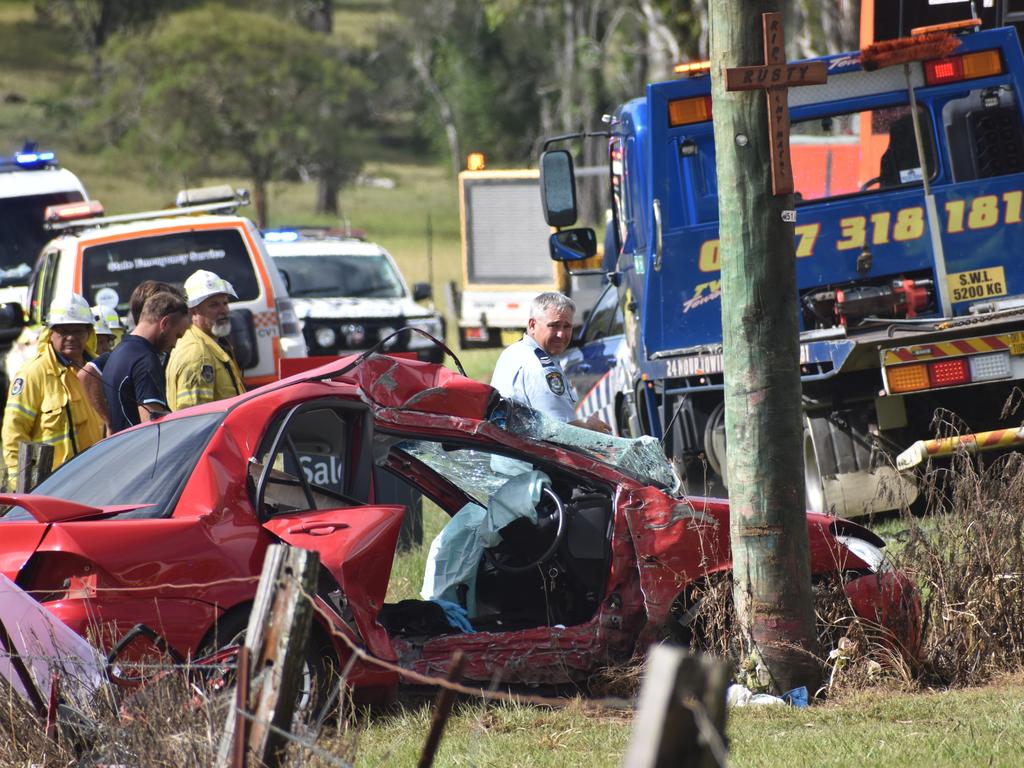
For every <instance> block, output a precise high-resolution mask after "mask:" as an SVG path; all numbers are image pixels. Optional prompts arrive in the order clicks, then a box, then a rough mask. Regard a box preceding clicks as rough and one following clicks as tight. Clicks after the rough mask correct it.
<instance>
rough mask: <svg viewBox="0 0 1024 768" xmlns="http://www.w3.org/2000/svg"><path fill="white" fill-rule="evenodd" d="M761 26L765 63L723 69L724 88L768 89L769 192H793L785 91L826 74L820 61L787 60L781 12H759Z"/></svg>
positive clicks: (818, 81)
mask: <svg viewBox="0 0 1024 768" xmlns="http://www.w3.org/2000/svg"><path fill="white" fill-rule="evenodd" d="M761 19H762V23H763V25H764V65H763V66H756V67H731V68H729V69H726V70H725V90H727V91H753V90H763V91H767V98H768V136H769V147H770V150H771V160H772V194H773V195H789V194H792V192H793V167H792V166H791V165H790V162H789V102H788V100H787V90H788V89H789V88H792V87H795V86H799V85H821V84H822V83H824V82H825V80H826V79H827V77H828V67H827V65H826V64H825V62H823V61H814V62H800V63H796V64H789V63H787V62H786V49H785V36H784V35H783V31H782V14H781V13H763V14H761Z"/></svg>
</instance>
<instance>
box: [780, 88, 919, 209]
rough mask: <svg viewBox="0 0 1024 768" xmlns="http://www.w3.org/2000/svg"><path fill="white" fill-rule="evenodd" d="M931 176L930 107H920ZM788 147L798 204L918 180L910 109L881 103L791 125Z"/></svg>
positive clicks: (898, 185)
mask: <svg viewBox="0 0 1024 768" xmlns="http://www.w3.org/2000/svg"><path fill="white" fill-rule="evenodd" d="M918 115H919V116H920V124H921V135H922V138H923V140H924V142H925V157H926V160H927V163H928V170H929V178H932V177H934V175H935V167H936V162H935V146H934V144H933V143H932V129H931V121H930V120H929V118H928V111H927V110H925V109H923V108H921V107H918ZM790 147H791V152H792V155H793V184H794V187H795V188H796V193H795V194H796V199H797V201H798V202H801V201H802V202H807V201H810V200H822V199H825V198H831V197H839V196H841V195H851V194H856V193H858V192H869V191H878V190H886V189H892V188H895V187H900V186H904V185H907V184H920V183H921V181H922V178H923V174H922V172H921V161H920V159H919V158H918V154H917V144H916V143H915V140H914V123H913V120H912V116H911V114H910V107H909V106H906V105H902V106H896V107H881V108H876V109H866V110H863V111H860V112H849V113H845V114H837V115H829V116H827V117H820V118H815V119H813V120H802V121H800V122H797V123H793V127H792V132H791V138H790Z"/></svg>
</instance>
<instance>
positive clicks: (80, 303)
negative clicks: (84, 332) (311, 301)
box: [46, 293, 93, 328]
mask: <svg viewBox="0 0 1024 768" xmlns="http://www.w3.org/2000/svg"><path fill="white" fill-rule="evenodd" d="M92 324H93V319H92V310H91V309H89V302H87V301H86V300H85V299H83V298H82V297H81V296H79V295H78V294H77V293H72V294H71V296H70V297H69V298H66V299H57V300H55V301H54V302H53V303H52V304H50V314H49V315H48V316H47V318H46V325H47V326H49V327H50V328H53V326H55V325H89V326H91V325H92Z"/></svg>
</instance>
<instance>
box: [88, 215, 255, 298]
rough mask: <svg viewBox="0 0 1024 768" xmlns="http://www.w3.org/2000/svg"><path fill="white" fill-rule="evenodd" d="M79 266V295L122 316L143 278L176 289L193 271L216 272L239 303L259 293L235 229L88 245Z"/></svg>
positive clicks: (253, 269) (251, 262) (240, 238)
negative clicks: (80, 270) (80, 268)
mask: <svg viewBox="0 0 1024 768" xmlns="http://www.w3.org/2000/svg"><path fill="white" fill-rule="evenodd" d="M82 262H83V276H82V293H83V294H84V295H85V297H86V299H88V300H89V302H90V303H91V304H105V305H108V306H109V305H112V304H115V303H116V304H117V309H118V312H120V313H121V314H124V313H126V312H127V311H128V299H129V297H130V296H131V293H132V291H133V290H135V286H137V285H138V284H139V283H141V282H142V281H143V280H160V281H163V282H165V283H170V284H172V285H177V286H179V287H180V286H182V285H183V284H184V283H185V280H186V278H188V276H189V275H191V274H192V273H193V272H195V271H196V270H197V269H208V270H210V271H211V272H216V273H217V275H218V276H219V277H222V278H223V279H225V280H227V281H228V282H229V283H231V285H232V287H233V288H234V289H235V293H237V294H238V300H239V301H251V300H252V299H255V298H257V297H258V296H259V295H260V289H259V283H258V282H257V280H256V272H255V268H254V267H253V259H252V256H250V254H249V248H248V247H247V246H246V244H245V240H244V239H243V238H242V233H241V232H240V231H239V230H238V229H235V228H228V229H206V230H191V231H185V232H175V233H173V234H169V235H157V236H153V237H135V238H127V237H126V238H125V239H123V240H115V241H112V242H108V243H101V244H98V245H90V246H88V247H87V248H86V249H85V251H84V254H83V256H82ZM101 291H102V292H103V293H102V295H101ZM110 291H113V294H111V293H109V292H110ZM101 298H102V299H103V300H102V301H101Z"/></svg>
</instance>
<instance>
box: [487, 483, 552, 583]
mask: <svg viewBox="0 0 1024 768" xmlns="http://www.w3.org/2000/svg"><path fill="white" fill-rule="evenodd" d="M545 496H547V498H548V499H549V500H550V501H551V502H552V504H553V505H554V511H552V512H550V513H549V514H548V515H546V516H545V517H548V518H554V519H555V521H556V525H557V528H556V530H555V535H554V537H552V539H551V543H550V544H548V546H547V548H546V549H545V550H544V552H543V553H542V554H541V555H539V556H537V557H535V558H534V559H533V560H531V561H530V562H528V563H526V564H524V565H509V564H508V562H506V561H505V560H504V559H503V558H500V557H498V556H497V555H498V554H499V553H496V552H494V551H493V550H491V549H485V550H484V556H485V557H486V558H487V559H488V560H489V561H490V563H491V565H493V566H494V567H495V568H497V569H498V570H499V571H502V572H504V573H526V572H527V571H531V570H533V569H534V568H536V567H537V566H538V565H540V564H541V563H543V562H544V561H545V560H547V559H548V558H550V557H551V556H552V555H553V554H555V551H556V550H557V549H558V547H559V546H560V545H561V543H562V540H563V539H564V538H565V531H566V525H565V506H564V505H563V504H562V500H561V499H560V498H558V494H557V493H555V492H554V491H553V490H551V488H549V487H548V486H546V485H545V486H544V489H543V491H541V500H543V498H544V497H545ZM538 506H539V505H538ZM537 515H538V518H539V517H540V510H538V512H537ZM538 522H539V520H538ZM501 554H504V553H501Z"/></svg>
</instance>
